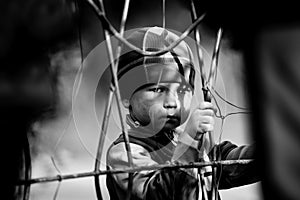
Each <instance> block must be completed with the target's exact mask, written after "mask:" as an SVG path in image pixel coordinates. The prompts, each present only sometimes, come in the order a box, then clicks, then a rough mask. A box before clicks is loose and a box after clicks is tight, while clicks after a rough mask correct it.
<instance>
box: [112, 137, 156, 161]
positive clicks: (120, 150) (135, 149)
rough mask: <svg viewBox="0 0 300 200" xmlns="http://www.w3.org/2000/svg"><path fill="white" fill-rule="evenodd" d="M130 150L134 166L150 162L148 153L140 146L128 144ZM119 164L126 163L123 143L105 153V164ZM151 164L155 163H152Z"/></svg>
mask: <svg viewBox="0 0 300 200" xmlns="http://www.w3.org/2000/svg"><path fill="white" fill-rule="evenodd" d="M130 149H131V153H132V159H133V161H134V164H139V163H142V162H146V161H147V162H150V160H151V156H150V153H149V152H148V151H147V150H146V149H145V148H144V147H142V146H141V145H138V144H133V143H130ZM120 162H123V163H127V162H128V157H127V151H126V148H125V143H124V142H120V143H118V144H115V145H113V146H111V147H110V148H109V150H108V153H107V164H109V165H114V164H115V163H120ZM153 164H156V163H155V162H154V161H153Z"/></svg>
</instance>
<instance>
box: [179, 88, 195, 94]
mask: <svg viewBox="0 0 300 200" xmlns="http://www.w3.org/2000/svg"><path fill="white" fill-rule="evenodd" d="M191 91H192V90H191V88H189V87H181V88H178V90H177V92H178V93H179V94H184V93H187V92H191Z"/></svg>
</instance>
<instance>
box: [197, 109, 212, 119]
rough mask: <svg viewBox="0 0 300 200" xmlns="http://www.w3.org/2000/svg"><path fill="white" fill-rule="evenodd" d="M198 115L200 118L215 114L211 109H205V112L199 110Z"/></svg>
mask: <svg viewBox="0 0 300 200" xmlns="http://www.w3.org/2000/svg"><path fill="white" fill-rule="evenodd" d="M199 114H200V115H202V116H211V117H213V116H215V112H214V110H212V109H205V110H200V109H199Z"/></svg>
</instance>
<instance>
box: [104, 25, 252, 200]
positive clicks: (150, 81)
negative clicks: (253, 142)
mask: <svg viewBox="0 0 300 200" xmlns="http://www.w3.org/2000/svg"><path fill="white" fill-rule="evenodd" d="M127 39H128V41H130V42H131V43H133V44H134V45H136V46H138V47H140V48H141V49H143V50H147V51H159V50H162V49H164V48H166V47H167V46H168V45H169V44H171V43H172V42H173V41H175V40H177V39H178V36H177V35H175V34H174V33H172V32H170V31H167V30H165V29H163V28H159V27H151V28H143V29H140V30H138V31H136V32H134V33H133V34H131V35H130V36H129V37H128V38H127ZM123 52H124V53H123V54H122V56H121V57H120V59H119V70H118V78H119V84H120V92H121V96H122V100H123V105H124V106H125V107H126V108H127V109H128V110H129V114H128V115H127V123H128V125H129V126H130V128H129V130H128V133H129V140H130V146H131V150H132V157H133V165H134V167H138V166H151V165H156V164H165V163H167V162H177V163H182V164H188V163H191V162H197V161H199V158H200V161H209V155H208V154H207V153H209V152H207V151H208V150H209V149H208V147H207V146H208V145H207V143H208V142H207V139H206V138H207V137H206V136H207V134H204V133H206V132H208V131H212V130H213V127H214V108H213V105H212V104H211V103H208V102H202V103H200V105H199V106H198V107H197V108H196V109H195V110H190V107H191V100H192V97H193V93H194V79H195V70H194V64H193V58H192V52H191V50H190V48H189V46H188V45H187V44H186V43H185V42H181V43H180V44H179V45H178V46H177V47H175V48H174V49H173V50H171V51H170V52H168V53H166V54H164V55H161V56H143V55H141V54H139V53H137V52H135V51H131V50H129V49H124V50H123ZM190 112H191V114H190ZM189 115H190V116H189ZM184 122H186V126H185V129H184V130H180V129H179V128H178V127H179V126H180V125H182V124H183V123H184ZM199 138H200V139H199ZM199 143H200V144H201V145H199ZM199 146H200V147H201V148H199ZM216 147H217V148H218V150H219V151H218V157H220V159H222V160H225V159H229V160H231V159H247V158H253V153H254V152H253V148H252V147H250V146H248V147H247V146H242V147H237V146H236V145H234V144H232V143H230V142H223V143H221V144H219V145H217V146H216ZM107 165H108V169H120V168H126V167H128V159H127V153H126V150H125V146H124V140H123V137H122V136H120V137H119V138H118V139H117V140H116V141H115V142H114V143H113V144H112V146H111V147H110V148H109V150H108V152H107ZM254 167H255V166H254V164H253V163H252V164H249V165H246V166H244V165H243V166H242V165H240V166H238V165H234V166H222V169H221V168H220V170H218V178H219V188H220V189H225V188H230V187H236V186H241V185H245V184H250V183H253V182H255V181H257V180H258V179H257V176H256V173H255V168H254ZM221 171H222V173H220V172H221ZM201 173H202V174H203V177H204V179H202V183H201V184H204V183H205V190H207V191H203V188H204V187H199V184H198V179H197V169H176V170H170V169H168V170H167V169H165V170H157V171H154V170H149V171H142V172H136V173H134V175H133V188H132V196H131V199H136V200H137V199H151V200H160V199H163V200H167V199H183V200H184V199H198V196H199V195H200V197H201V196H202V195H205V194H207V193H208V194H210V191H211V175H212V174H211V167H205V168H202V170H201ZM127 183H128V174H115V175H110V174H108V175H107V187H108V190H109V193H110V198H111V199H112V200H123V199H125V196H126V192H127Z"/></svg>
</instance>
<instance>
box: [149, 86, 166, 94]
mask: <svg viewBox="0 0 300 200" xmlns="http://www.w3.org/2000/svg"><path fill="white" fill-rule="evenodd" d="M149 91H151V92H155V93H161V92H163V91H164V88H160V87H155V88H150V89H149Z"/></svg>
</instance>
